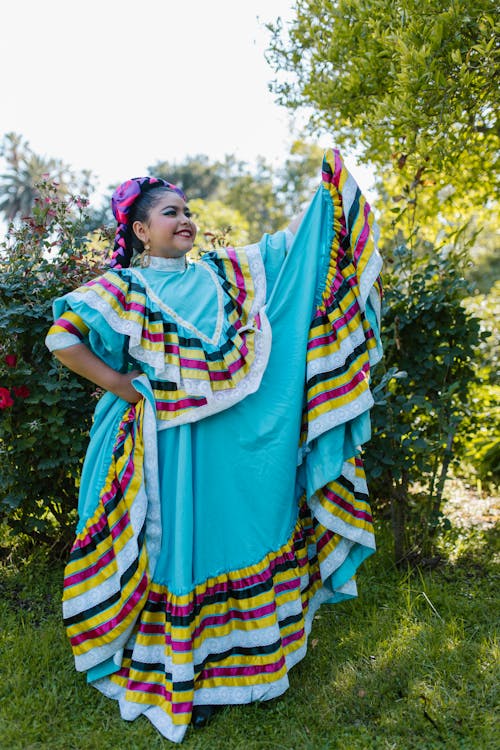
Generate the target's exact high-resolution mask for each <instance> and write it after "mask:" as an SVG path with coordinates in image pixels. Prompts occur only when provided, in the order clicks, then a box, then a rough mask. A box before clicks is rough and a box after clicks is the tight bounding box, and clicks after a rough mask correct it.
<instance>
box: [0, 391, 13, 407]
mask: <svg viewBox="0 0 500 750" xmlns="http://www.w3.org/2000/svg"><path fill="white" fill-rule="evenodd" d="M13 404H14V401H13V400H12V396H11V395H10V391H9V389H8V388H3V387H2V386H0V409H8V408H9V406H13Z"/></svg>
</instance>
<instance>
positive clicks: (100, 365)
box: [52, 344, 142, 404]
mask: <svg viewBox="0 0 500 750" xmlns="http://www.w3.org/2000/svg"><path fill="white" fill-rule="evenodd" d="M52 354H53V355H54V356H55V357H56V358H57V359H58V360H59V362H62V363H63V365H64V366H65V367H67V368H68V369H69V370H72V371H73V372H76V374H77V375H82V376H83V377H84V378H86V379H87V380H90V381H91V382H92V383H95V384H96V385H98V386H99V387H100V388H104V389H105V390H106V391H111V393H114V394H115V396H119V397H120V398H123V399H124V401H128V402H129V403H131V404H136V403H137V402H138V401H140V400H141V398H142V396H141V394H140V393H138V392H137V391H136V390H135V388H134V387H133V385H132V380H133V379H134V378H136V377H137V376H138V375H140V374H141V373H140V372H139V370H133V371H132V372H127V373H126V374H123V373H121V372H117V371H116V370H113V368H112V367H109V365H107V364H106V363H105V362H103V361H102V359H99V357H97V356H96V355H95V354H94V353H93V352H91V351H90V349H88V347H86V346H85V344H74V345H73V346H68V347H67V348H65V349H56V350H55V351H53V352H52Z"/></svg>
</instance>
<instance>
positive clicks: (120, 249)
mask: <svg viewBox="0 0 500 750" xmlns="http://www.w3.org/2000/svg"><path fill="white" fill-rule="evenodd" d="M158 187H162V188H166V189H167V190H171V191H172V192H173V193H177V195H180V197H181V198H182V199H183V200H184V201H185V200H187V198H186V196H185V194H184V193H183V192H182V190H181V189H180V188H179V187H177V185H173V184H172V183H171V182H167V181H166V180H162V179H161V177H133V178H132V179H131V180H127V181H126V182H123V183H122V184H121V185H119V187H117V188H116V190H115V192H114V193H113V195H112V198H111V208H112V211H113V216H114V217H115V219H116V221H117V222H118V226H117V228H116V233H115V244H114V247H113V254H112V255H111V261H110V264H109V265H110V268H116V269H119V268H127V267H128V266H129V265H130V259H131V257H132V247H131V237H130V231H129V229H130V211H131V209H132V206H133V205H134V203H135V202H136V200H137V199H138V198H139V197H140V196H141V195H143V194H144V193H145V192H148V191H149V190H152V189H154V188H158Z"/></svg>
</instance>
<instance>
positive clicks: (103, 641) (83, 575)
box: [63, 399, 159, 671]
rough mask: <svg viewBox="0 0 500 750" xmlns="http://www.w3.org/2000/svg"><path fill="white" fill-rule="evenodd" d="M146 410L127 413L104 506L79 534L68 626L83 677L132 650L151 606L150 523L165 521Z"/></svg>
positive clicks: (69, 569) (71, 566) (66, 600)
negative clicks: (154, 488)
mask: <svg viewBox="0 0 500 750" xmlns="http://www.w3.org/2000/svg"><path fill="white" fill-rule="evenodd" d="M146 409H148V404H147V403H146V401H145V400H144V399H143V400H141V401H139V402H138V404H136V405H131V406H130V407H129V408H128V409H127V411H126V412H125V414H124V417H123V420H122V422H121V424H120V426H119V429H118V433H117V438H116V442H115V445H114V448H113V455H112V459H111V463H110V467H109V471H108V474H107V478H106V482H105V484H104V487H103V490H102V492H101V495H100V501H99V504H98V506H97V508H96V510H95V512H94V514H93V515H92V517H91V518H89V520H88V521H87V523H86V524H85V527H84V529H83V530H82V531H81V532H80V533H79V534H78V535H77V537H76V540H75V543H74V545H73V547H72V550H71V553H70V557H69V561H68V564H67V565H66V568H65V575H64V596H63V616H64V624H65V627H66V631H67V635H68V637H69V640H70V643H71V647H72V650H73V653H74V656H75V664H76V668H77V669H78V670H80V671H83V670H87V669H90V668H91V667H93V666H95V665H96V664H99V663H100V662H102V661H103V660H105V659H107V658H108V656H109V654H110V653H111V652H115V651H116V650H117V649H119V648H121V647H123V646H124V645H125V643H126V642H127V641H128V638H129V637H130V634H131V632H132V631H133V629H134V627H135V623H136V619H137V612H138V611H139V610H140V609H141V608H142V607H143V606H144V604H145V602H146V600H147V594H148V590H149V585H150V576H149V561H148V552H147V546H148V545H147V544H146V542H148V543H149V546H150V547H151V548H152V549H153V548H154V547H156V546H157V542H156V543H155V542H154V540H153V539H152V537H151V533H152V532H151V531H149V530H147V523H146V522H147V521H148V522H149V526H151V527H153V531H154V526H155V524H158V521H159V519H158V518H156V517H154V516H155V515H157V510H156V509H155V508H154V503H153V502H152V501H151V497H150V498H149V499H148V497H147V496H146V492H145V473H147V467H146V465H145V460H144V459H145V451H144V442H143V420H144V417H145V411H146ZM151 421H152V419H150V422H151ZM151 429H153V430H155V423H154V421H153V424H151V423H149V424H148V431H149V430H151ZM153 521H154V523H153ZM110 644H112V645H111V646H110Z"/></svg>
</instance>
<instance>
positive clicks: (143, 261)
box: [141, 243, 151, 268]
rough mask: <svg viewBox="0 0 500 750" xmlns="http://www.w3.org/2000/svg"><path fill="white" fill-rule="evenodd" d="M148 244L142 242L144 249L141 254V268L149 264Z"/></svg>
mask: <svg viewBox="0 0 500 750" xmlns="http://www.w3.org/2000/svg"><path fill="white" fill-rule="evenodd" d="M150 249H151V248H150V246H149V245H148V244H147V243H144V250H143V252H142V255H141V268H147V267H148V266H149V261H150V258H151V254H150V252H149V251H150Z"/></svg>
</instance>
